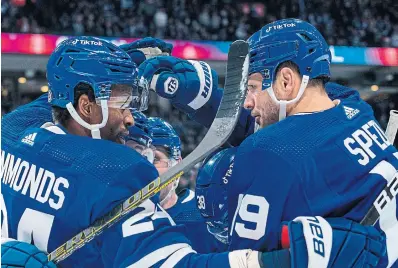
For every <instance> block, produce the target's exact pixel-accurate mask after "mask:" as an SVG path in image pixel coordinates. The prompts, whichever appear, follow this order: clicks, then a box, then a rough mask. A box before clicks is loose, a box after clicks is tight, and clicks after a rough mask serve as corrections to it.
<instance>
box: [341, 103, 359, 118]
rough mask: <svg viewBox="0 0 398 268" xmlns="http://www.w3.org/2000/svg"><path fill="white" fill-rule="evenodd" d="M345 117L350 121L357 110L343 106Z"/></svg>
mask: <svg viewBox="0 0 398 268" xmlns="http://www.w3.org/2000/svg"><path fill="white" fill-rule="evenodd" d="M343 108H344V112H345V115H346V116H347V118H348V119H352V118H353V117H354V116H355V115H357V114H358V113H359V110H358V109H353V108H350V107H347V106H343Z"/></svg>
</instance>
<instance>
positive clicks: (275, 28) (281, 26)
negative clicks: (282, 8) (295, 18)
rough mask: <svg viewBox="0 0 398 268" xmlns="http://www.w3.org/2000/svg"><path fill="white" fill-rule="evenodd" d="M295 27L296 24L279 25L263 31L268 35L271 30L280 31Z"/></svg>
mask: <svg viewBox="0 0 398 268" xmlns="http://www.w3.org/2000/svg"><path fill="white" fill-rule="evenodd" d="M292 27H296V23H283V24H279V25H271V26H269V27H268V28H267V29H266V30H265V31H266V32H267V33H269V32H270V31H271V30H282V29H284V28H292Z"/></svg>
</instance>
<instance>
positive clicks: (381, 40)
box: [1, 0, 398, 47]
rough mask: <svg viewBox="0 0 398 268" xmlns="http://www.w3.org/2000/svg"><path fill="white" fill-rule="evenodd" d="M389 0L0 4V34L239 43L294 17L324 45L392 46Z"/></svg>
mask: <svg viewBox="0 0 398 268" xmlns="http://www.w3.org/2000/svg"><path fill="white" fill-rule="evenodd" d="M395 2H396V1H395V0H335V1H323V0H273V1H257V2H256V1H249V0H247V2H244V1H233V0H210V1H204V0H190V1H188V0H142V1H137V0H97V1H88V0H79V1H78V0H60V1H51V0H2V6H1V13H2V18H1V28H2V31H4V32H21V33H55V34H65V35H69V34H70V35H97V36H124V37H144V36H155V37H159V38H167V39H185V40H220V41H223V40H236V39H246V38H248V37H249V36H250V35H251V34H252V33H253V32H254V31H256V30H258V29H260V27H261V26H262V25H264V24H266V23H268V22H271V21H274V20H276V19H282V18H291V17H296V18H301V19H305V20H307V21H309V22H311V23H312V24H314V25H315V26H316V27H317V28H318V29H319V30H320V31H321V32H322V33H323V34H324V36H325V37H326V39H327V40H328V42H329V44H331V45H349V46H392V47H398V9H397V8H396V7H395V8H394V3H395Z"/></svg>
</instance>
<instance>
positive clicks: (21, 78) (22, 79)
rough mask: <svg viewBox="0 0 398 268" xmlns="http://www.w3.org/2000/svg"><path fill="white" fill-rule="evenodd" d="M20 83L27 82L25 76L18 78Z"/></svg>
mask: <svg viewBox="0 0 398 268" xmlns="http://www.w3.org/2000/svg"><path fill="white" fill-rule="evenodd" d="M18 83H20V84H25V83H26V78H25V77H23V76H22V77H20V78H18Z"/></svg>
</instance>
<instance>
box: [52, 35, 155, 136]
mask: <svg viewBox="0 0 398 268" xmlns="http://www.w3.org/2000/svg"><path fill="white" fill-rule="evenodd" d="M47 80H48V85H49V89H50V90H49V102H50V103H51V104H52V105H54V106H58V107H61V108H67V109H68V111H69V112H70V114H71V116H72V117H73V118H74V119H75V120H76V121H77V122H78V123H79V124H81V125H82V126H84V127H86V128H88V129H91V131H92V135H93V137H94V138H99V129H100V128H102V127H103V126H105V124H106V122H107V120H108V102H110V103H114V104H115V105H117V108H123V109H126V108H136V109H140V110H143V109H145V108H146V107H147V100H148V88H147V87H146V83H145V81H143V80H141V81H139V80H138V75H137V66H136V65H135V64H134V63H133V62H132V61H131V59H130V57H129V56H128V55H127V53H126V52H124V51H123V50H122V49H120V48H119V47H117V46H115V45H114V44H112V43H110V42H108V41H105V40H102V39H98V38H95V37H87V36H79V37H74V38H70V39H67V40H65V41H63V42H61V43H60V44H59V45H58V46H57V48H56V49H55V50H54V52H53V53H52V54H51V56H50V58H49V60H48V63H47ZM80 83H84V84H87V85H90V86H91V88H92V89H93V91H94V96H95V99H96V101H97V103H98V104H99V105H101V108H102V114H103V121H102V122H101V124H97V125H90V124H88V123H86V122H85V121H84V120H82V119H81V118H80V116H78V115H77V113H76V111H75V109H74V108H73V104H74V100H75V87H76V86H77V85H78V84H80ZM118 84H119V85H129V86H132V92H131V94H129V95H130V96H127V97H126V98H127V100H126V98H125V99H124V100H115V101H113V102H112V101H111V92H112V91H111V90H112V85H118ZM130 105H131V106H130ZM109 107H113V106H109Z"/></svg>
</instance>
